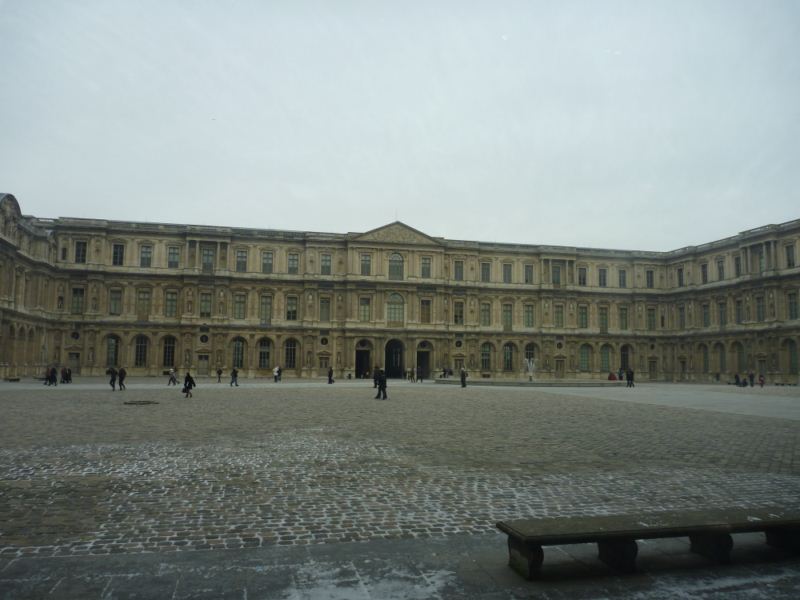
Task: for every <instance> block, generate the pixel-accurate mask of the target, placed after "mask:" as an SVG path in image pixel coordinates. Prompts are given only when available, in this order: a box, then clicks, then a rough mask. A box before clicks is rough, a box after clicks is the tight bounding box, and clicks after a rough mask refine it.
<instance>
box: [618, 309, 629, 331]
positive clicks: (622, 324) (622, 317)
mask: <svg viewBox="0 0 800 600" xmlns="http://www.w3.org/2000/svg"><path fill="white" fill-rule="evenodd" d="M619 328H620V329H622V330H626V329H628V307H626V306H620V308H619Z"/></svg>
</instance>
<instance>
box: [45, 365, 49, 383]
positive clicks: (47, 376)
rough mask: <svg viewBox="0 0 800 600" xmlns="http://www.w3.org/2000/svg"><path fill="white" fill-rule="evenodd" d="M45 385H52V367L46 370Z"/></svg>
mask: <svg viewBox="0 0 800 600" xmlns="http://www.w3.org/2000/svg"><path fill="white" fill-rule="evenodd" d="M44 385H50V367H47V368H46V369H45V370H44Z"/></svg>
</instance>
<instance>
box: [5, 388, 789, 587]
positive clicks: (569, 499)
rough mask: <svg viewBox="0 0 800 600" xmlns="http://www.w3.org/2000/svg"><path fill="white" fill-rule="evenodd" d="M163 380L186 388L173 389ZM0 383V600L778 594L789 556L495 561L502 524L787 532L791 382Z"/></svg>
mask: <svg viewBox="0 0 800 600" xmlns="http://www.w3.org/2000/svg"><path fill="white" fill-rule="evenodd" d="M180 380H181V381H182V379H180ZM166 382H167V378H166V377H164V378H163V379H154V378H132V379H129V380H128V381H127V382H126V383H127V384H128V389H127V390H125V391H111V388H110V387H109V386H108V383H107V382H106V381H105V380H104V379H99V378H89V379H85V378H76V379H75V382H74V383H72V384H63V385H58V386H56V387H49V386H44V385H42V382H41V381H36V380H33V379H27V380H26V379H23V381H21V382H2V383H0V597H3V598H42V597H52V598H59V597H63V598H73V597H74V598H133V597H139V598H221V597H230V598H249V599H252V598H343V599H350V598H355V599H361V598H364V599H366V598H483V599H495V598H498V599H499V598H524V597H529V596H543V597H551V598H574V597H586V598H591V597H603V596H612V595H613V596H616V597H626V596H627V597H656V598H659V597H663V598H668V597H673V596H674V595H675V593H676V592H678V591H680V592H681V593H683V594H687V595H688V597H714V596H717V595H722V594H724V595H725V596H726V597H748V598H749V597H753V598H761V597H764V598H767V597H769V598H784V597H785V598H791V597H793V594H794V593H795V592H796V589H797V588H798V586H800V559H798V558H797V557H793V556H792V555H791V554H788V553H784V552H782V551H778V550H775V549H772V548H770V547H768V546H766V545H765V544H763V541H762V538H763V535H761V536H760V537H759V535H757V534H742V535H740V536H734V542H735V545H734V550H733V554H732V559H733V560H732V564H731V565H716V564H713V563H710V562H709V561H707V560H706V559H703V558H700V557H698V556H695V555H693V554H690V553H689V551H688V548H689V545H688V541H685V540H682V539H673V540H664V541H652V542H643V543H641V544H640V560H639V565H640V572H639V573H637V574H634V575H626V576H621V575H617V574H615V573H613V572H611V571H609V570H608V568H607V567H605V565H603V564H602V563H600V562H599V561H597V560H596V558H595V557H596V552H595V550H594V549H593V547H591V546H589V545H576V546H556V547H552V548H547V549H546V550H545V561H544V567H543V578H542V580H540V581H526V580H524V579H522V578H521V577H519V576H518V575H516V574H515V573H514V572H513V571H511V569H509V568H508V566H507V564H506V563H507V558H508V556H507V551H506V539H505V536H504V535H503V534H501V533H500V532H499V531H497V529H496V528H495V523H496V522H497V521H500V520H504V519H515V518H521V517H559V516H592V515H620V514H642V513H653V512H660V511H673V512H675V511H683V510H686V511H690V510H695V509H697V508H742V509H772V508H774V509H776V510H781V511H793V512H795V513H798V514H800V391H798V388H797V387H777V386H768V387H765V388H759V387H755V388H737V387H734V386H731V385H689V384H687V385H680V384H637V386H636V387H635V388H634V389H626V388H625V387H603V388H599V387H598V388H569V387H563V388H543V387H483V386H472V385H470V386H468V387H467V388H465V389H462V388H461V387H459V386H458V385H443V384H441V383H439V384H437V383H433V382H425V383H409V382H405V381H403V382H398V381H391V380H390V381H389V386H388V400H386V401H378V400H375V399H374V396H375V391H376V390H375V389H374V388H373V385H372V382H371V381H365V380H345V381H337V382H336V383H335V384H333V385H326V383H325V380H324V379H320V380H313V381H312V380H303V381H298V380H292V381H285V382H282V383H277V384H276V383H273V382H272V381H271V380H256V381H253V380H247V381H244V382H242V383H241V384H240V386H239V387H231V386H230V385H229V380H228V379H223V380H222V383H217V382H216V379H213V380H212V379H198V386H197V387H196V388H195V389H194V390H193V392H194V395H193V397H192V398H185V397H184V395H183V394H182V393H181V389H180V385H178V386H172V387H167V385H166Z"/></svg>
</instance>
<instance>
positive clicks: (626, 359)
mask: <svg viewBox="0 0 800 600" xmlns="http://www.w3.org/2000/svg"><path fill="white" fill-rule="evenodd" d="M631 358H632V357H631V350H630V346H628V345H627V344H625V345H624V346H623V347H622V348H620V351H619V366H620V367H622V368H623V369H624V370H626V371H627V370H628V369H629V368H630V366H631Z"/></svg>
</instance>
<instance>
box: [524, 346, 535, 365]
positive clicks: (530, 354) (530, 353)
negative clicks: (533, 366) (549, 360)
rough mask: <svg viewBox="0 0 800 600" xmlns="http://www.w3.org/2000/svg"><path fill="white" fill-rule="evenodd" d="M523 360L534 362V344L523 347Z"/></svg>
mask: <svg viewBox="0 0 800 600" xmlns="http://www.w3.org/2000/svg"><path fill="white" fill-rule="evenodd" d="M525 360H526V361H527V360H536V344H534V343H532V342H531V343H530V344H526V345H525Z"/></svg>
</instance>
